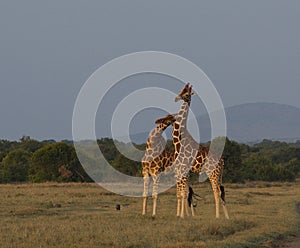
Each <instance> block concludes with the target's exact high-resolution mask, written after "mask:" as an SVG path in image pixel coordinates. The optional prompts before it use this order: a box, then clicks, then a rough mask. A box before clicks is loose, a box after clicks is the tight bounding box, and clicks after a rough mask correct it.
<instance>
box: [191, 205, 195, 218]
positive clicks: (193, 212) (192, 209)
mask: <svg viewBox="0 0 300 248" xmlns="http://www.w3.org/2000/svg"><path fill="white" fill-rule="evenodd" d="M191 211H192V216H195V211H194V206H193V202H192V204H191Z"/></svg>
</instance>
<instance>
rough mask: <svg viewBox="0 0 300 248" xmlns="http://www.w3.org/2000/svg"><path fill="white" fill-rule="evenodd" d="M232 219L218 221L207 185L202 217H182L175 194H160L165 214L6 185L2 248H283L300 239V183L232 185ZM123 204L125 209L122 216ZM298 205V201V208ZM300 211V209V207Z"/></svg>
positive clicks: (90, 195) (126, 201) (56, 190)
mask: <svg viewBox="0 0 300 248" xmlns="http://www.w3.org/2000/svg"><path fill="white" fill-rule="evenodd" d="M225 189H226V198H227V206H228V210H229V215H230V220H226V219H225V218H224V215H223V212H222V208H221V209H220V210H221V218H220V219H218V220H217V219H215V212H214V199H213V195H212V190H211V188H210V185H209V184H208V183H202V184H200V183H197V184H195V185H194V191H195V192H196V193H198V194H200V195H201V196H203V197H204V199H203V200H201V201H198V202H197V207H196V216H195V217H194V218H192V217H187V218H185V219H184V220H182V219H178V218H176V216H175V215H176V204H177V200H176V197H175V189H173V188H172V189H170V190H169V191H167V192H165V193H163V194H161V195H159V201H158V213H157V217H156V218H155V219H152V218H151V207H152V204H151V203H152V201H151V198H150V199H149V201H150V204H149V205H148V207H149V208H148V214H147V216H142V215H141V207H142V199H141V198H129V197H124V196H119V195H115V194H113V193H110V192H108V191H105V190H103V189H102V188H100V187H99V186H98V185H96V184H92V183H90V184H87V183H86V184H80V183H68V184H59V183H44V184H16V185H0V194H1V202H0V220H1V222H0V246H1V247H18V248H19V247H278V246H284V245H285V244H286V243H287V240H289V239H292V238H293V237H295V236H296V235H298V233H299V221H300V219H299V215H298V214H297V211H296V205H297V203H298V202H299V201H300V197H299V196H300V181H297V182H295V183H265V182H256V183H247V184H225ZM116 204H121V211H116V210H115V206H116ZM298 204H299V203H298ZM298 206H299V205H298Z"/></svg>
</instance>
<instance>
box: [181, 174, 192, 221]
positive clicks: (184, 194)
mask: <svg viewBox="0 0 300 248" xmlns="http://www.w3.org/2000/svg"><path fill="white" fill-rule="evenodd" d="M187 196H188V191H187V182H186V181H185V180H183V182H182V189H181V215H180V217H181V218H184V210H185V211H186V215H187V216H189V215H190V214H189V211H188V208H189V206H188V202H187Z"/></svg>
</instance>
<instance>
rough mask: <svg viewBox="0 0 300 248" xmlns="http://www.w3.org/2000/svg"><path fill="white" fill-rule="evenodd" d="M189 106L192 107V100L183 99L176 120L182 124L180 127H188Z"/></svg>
mask: <svg viewBox="0 0 300 248" xmlns="http://www.w3.org/2000/svg"><path fill="white" fill-rule="evenodd" d="M189 108H190V101H189V102H185V101H183V102H182V103H181V105H180V109H179V112H178V114H177V118H176V121H177V122H178V124H179V125H180V127H183V128H186V122H187V118H188V114H189Z"/></svg>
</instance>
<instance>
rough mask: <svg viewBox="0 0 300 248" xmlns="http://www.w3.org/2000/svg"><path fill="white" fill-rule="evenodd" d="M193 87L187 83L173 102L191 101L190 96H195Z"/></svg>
mask: <svg viewBox="0 0 300 248" xmlns="http://www.w3.org/2000/svg"><path fill="white" fill-rule="evenodd" d="M192 88H193V86H192V85H191V86H190V84H189V83H187V84H186V85H185V86H184V88H183V89H182V90H181V91H180V93H179V95H178V96H177V97H176V98H175V102H178V101H179V100H183V101H185V102H190V101H191V96H193V95H195V92H193V91H192Z"/></svg>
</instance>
